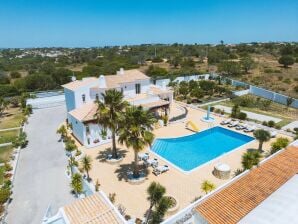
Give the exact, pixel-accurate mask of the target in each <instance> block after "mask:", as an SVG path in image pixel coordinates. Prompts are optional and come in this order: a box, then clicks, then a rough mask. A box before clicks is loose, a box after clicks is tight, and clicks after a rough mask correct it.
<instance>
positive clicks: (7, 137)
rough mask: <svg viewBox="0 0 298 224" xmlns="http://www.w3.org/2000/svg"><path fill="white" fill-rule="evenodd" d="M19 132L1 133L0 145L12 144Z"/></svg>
mask: <svg viewBox="0 0 298 224" xmlns="http://www.w3.org/2000/svg"><path fill="white" fill-rule="evenodd" d="M19 132H20V131H19V130H11V131H1V132H0V144H3V143H8V142H12V141H13V140H14V139H15V138H16V137H17V136H18V134H19Z"/></svg>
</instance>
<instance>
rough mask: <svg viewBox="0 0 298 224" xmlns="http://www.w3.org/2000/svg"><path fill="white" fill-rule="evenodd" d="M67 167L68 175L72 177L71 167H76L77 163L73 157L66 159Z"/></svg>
mask: <svg viewBox="0 0 298 224" xmlns="http://www.w3.org/2000/svg"><path fill="white" fill-rule="evenodd" d="M68 166H69V168H70V175H71V176H72V175H73V167H74V166H78V161H76V159H75V158H74V157H70V158H69V159H68Z"/></svg>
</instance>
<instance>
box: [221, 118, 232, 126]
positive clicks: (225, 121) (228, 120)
mask: <svg viewBox="0 0 298 224" xmlns="http://www.w3.org/2000/svg"><path fill="white" fill-rule="evenodd" d="M231 121H232V119H227V120H224V121H222V122H220V124H221V125H226V124H229V123H230V122H231Z"/></svg>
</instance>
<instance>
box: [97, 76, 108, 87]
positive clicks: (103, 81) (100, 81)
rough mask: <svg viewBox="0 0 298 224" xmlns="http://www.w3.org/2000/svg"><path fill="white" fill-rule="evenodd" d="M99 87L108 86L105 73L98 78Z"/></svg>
mask: <svg viewBox="0 0 298 224" xmlns="http://www.w3.org/2000/svg"><path fill="white" fill-rule="evenodd" d="M98 82H99V88H107V84H106V79H105V77H104V75H100V76H99V78H98Z"/></svg>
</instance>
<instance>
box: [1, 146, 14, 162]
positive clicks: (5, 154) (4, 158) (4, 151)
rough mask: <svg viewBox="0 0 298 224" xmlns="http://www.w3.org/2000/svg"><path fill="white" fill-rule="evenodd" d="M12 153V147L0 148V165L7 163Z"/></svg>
mask: <svg viewBox="0 0 298 224" xmlns="http://www.w3.org/2000/svg"><path fill="white" fill-rule="evenodd" d="M12 151H13V146H12V145H8V146H4V147H0V163H5V162H8V161H9V160H10V156H11V154H12Z"/></svg>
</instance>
